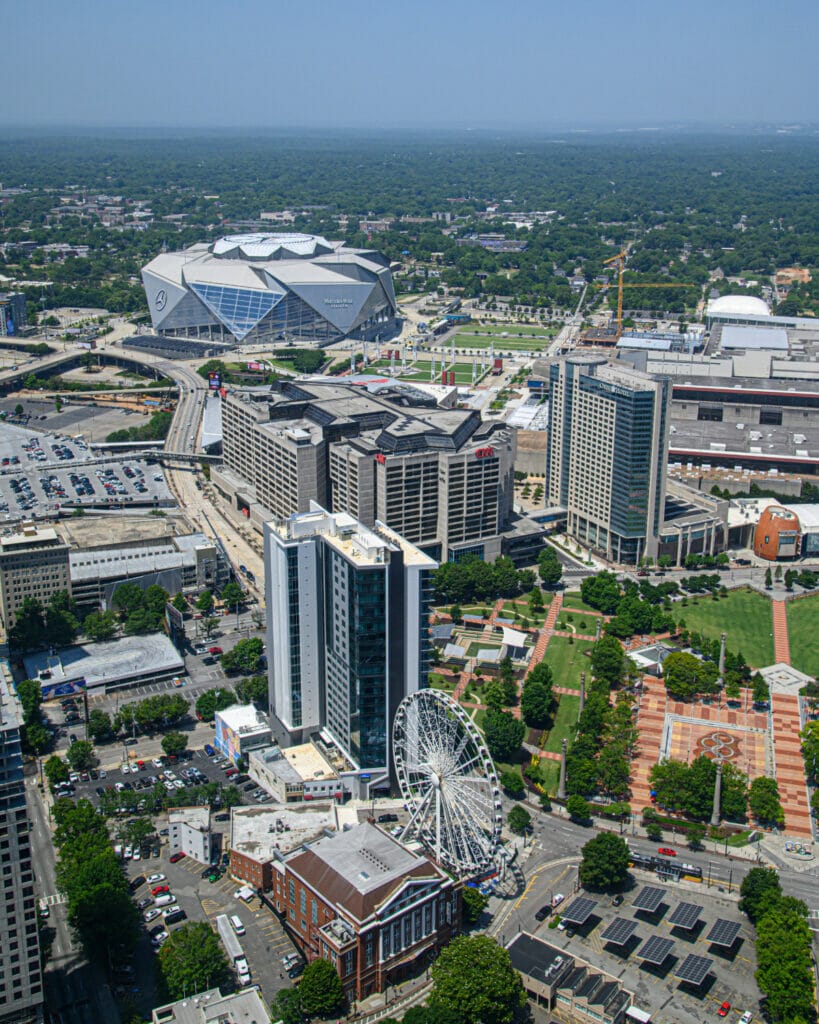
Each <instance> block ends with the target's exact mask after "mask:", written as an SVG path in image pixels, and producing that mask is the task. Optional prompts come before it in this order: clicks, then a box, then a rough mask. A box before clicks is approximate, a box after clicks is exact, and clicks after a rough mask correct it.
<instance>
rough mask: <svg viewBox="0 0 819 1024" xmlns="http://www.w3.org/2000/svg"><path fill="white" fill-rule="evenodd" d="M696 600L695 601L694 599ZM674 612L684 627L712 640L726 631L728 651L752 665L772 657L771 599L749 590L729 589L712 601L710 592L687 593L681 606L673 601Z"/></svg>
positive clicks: (768, 662) (769, 661)
mask: <svg viewBox="0 0 819 1024" xmlns="http://www.w3.org/2000/svg"><path fill="white" fill-rule="evenodd" d="M694 601H696V604H695V603H694ZM674 614H675V615H676V616H677V618H678V620H679V619H682V620H684V622H685V627H686V629H688V630H691V631H693V632H695V633H700V634H701V635H702V636H706V637H708V638H709V639H712V640H719V636H720V633H722V632H723V631H724V632H725V633H726V634H727V637H728V639H727V645H728V650H729V651H734V653H737V652H742V656H743V657H744V658H745V660H746V661H747V662H748V664H749V665H750V666H751V667H752V668H764V667H765V666H766V665H772V664H773V660H774V644H773V616H772V614H771V602H770V599H769V598H767V597H763V595H762V594H758V593H756V591H753V590H732V591H730V592H729V594H728V596H727V597H721V598H720V599H719V600H718V601H714V600H713V599H712V598H711V596H710V595H706V596H701V597H698V598H694V599H693V600H692V599H691V598H690V597H689V599H688V605H687V606H685V607H683V606H682V605H681V604H680V603H679V602H675V603H674Z"/></svg>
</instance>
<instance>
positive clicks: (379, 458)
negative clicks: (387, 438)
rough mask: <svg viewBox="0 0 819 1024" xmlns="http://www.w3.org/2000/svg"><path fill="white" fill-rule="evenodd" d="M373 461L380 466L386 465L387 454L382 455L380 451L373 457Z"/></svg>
mask: <svg viewBox="0 0 819 1024" xmlns="http://www.w3.org/2000/svg"><path fill="white" fill-rule="evenodd" d="M375 461H376V462H377V463H378V464H379V465H380V466H386V464H387V456H386V455H382V454H381V452H379V453H378V455H376V457H375Z"/></svg>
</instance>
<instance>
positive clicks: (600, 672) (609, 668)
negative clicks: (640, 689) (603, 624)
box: [591, 633, 626, 690]
mask: <svg viewBox="0 0 819 1024" xmlns="http://www.w3.org/2000/svg"><path fill="white" fill-rule="evenodd" d="M591 666H592V674H593V675H594V678H595V679H599V680H600V682H602V683H605V685H606V687H607V688H608V689H609V690H614V689H616V688H617V687H618V686H619V685H620V684H621V683H622V681H623V675H624V674H625V670H626V657H625V654H624V653H623V646H622V644H621V643H620V642H619V640H617V639H616V637H613V636H609V635H608V634H607V633H606V634H604V635H603V636H601V637H600V639H599V640H598V641H597V643H596V644H595V645H594V647H592V655H591Z"/></svg>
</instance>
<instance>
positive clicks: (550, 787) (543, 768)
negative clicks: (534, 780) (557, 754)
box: [540, 757, 560, 796]
mask: <svg viewBox="0 0 819 1024" xmlns="http://www.w3.org/2000/svg"><path fill="white" fill-rule="evenodd" d="M540 773H541V776H542V777H543V788H544V789H545V790H546V792H547V793H548V794H549V796H554V795H555V793H556V792H557V786H558V783H559V782H560V761H552V760H550V759H549V758H548V757H544V758H541V761H540Z"/></svg>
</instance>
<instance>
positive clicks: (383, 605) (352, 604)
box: [264, 503, 437, 797]
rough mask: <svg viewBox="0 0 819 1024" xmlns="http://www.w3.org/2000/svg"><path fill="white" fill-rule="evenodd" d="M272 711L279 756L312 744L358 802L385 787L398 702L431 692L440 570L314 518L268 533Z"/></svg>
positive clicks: (342, 524) (352, 526)
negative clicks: (319, 744)
mask: <svg viewBox="0 0 819 1024" xmlns="http://www.w3.org/2000/svg"><path fill="white" fill-rule="evenodd" d="M264 540H265V583H266V604H267V648H268V679H269V688H270V709H271V713H272V714H271V720H272V726H273V731H274V734H275V736H276V738H277V740H278V741H279V742H280V743H281V744H282V745H283V746H290V745H293V744H295V743H301V742H304V741H306V740H307V739H309V738H311V737H314V736H315V735H318V736H319V737H320V739H321V740H322V741H323V742H324V743H325V744H329V745H331V746H332V747H335V748H336V749H338V750H339V751H341V752H342V753H343V755H344V759H345V761H346V763H344V764H339V766H338V768H339V772H340V774H343V775H345V776H346V777H347V778H348V780H350V779H351V778H352V777H354V778H355V779H356V780H357V781H356V784H355V785H352V786H350V785H349V782H348V788H351V789H352V791H353V792H356V793H357V794H358V795H360V796H362V797H366V796H367V795H368V794H369V793H370V792H371V791H372V790H374V789H381V790H383V789H385V788H387V787H389V775H390V769H389V734H390V729H391V727H392V720H393V718H394V716H395V710H396V708H397V707H398V704H399V703H400V702H401V700H402V699H403V698H404V697H405V696H406V695H407V694H408V693H414V692H415V691H417V690H419V689H423V688H424V687H426V686H427V681H428V672H429V657H430V638H429V611H430V607H431V602H432V576H431V574H432V572H433V570H434V569H435V568H437V563H436V562H435V561H434V560H433V559H431V558H430V557H429V556H427V555H425V554H424V553H423V552H421V551H420V550H419V549H418V548H417V547H415V546H414V545H413V544H410V543H408V542H407V541H406V540H405V539H404V538H402V537H400V536H399V535H398V534H396V533H395V532H394V531H392V530H390V529H388V528H387V527H385V526H383V524H381V523H376V524H375V526H374V528H373V529H369V528H368V527H366V526H364V525H363V524H362V523H360V522H357V521H356V520H355V519H354V518H353V517H352V516H350V515H347V514H346V513H343V512H342V513H335V514H333V513H330V512H327V511H325V510H324V509H322V508H320V507H319V506H318V505H316V504H315V503H313V505H312V507H311V510H310V511H308V512H305V513H301V514H297V515H293V516H291V517H290V518H288V519H283V520H278V521H275V522H270V523H266V524H265V529H264Z"/></svg>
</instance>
